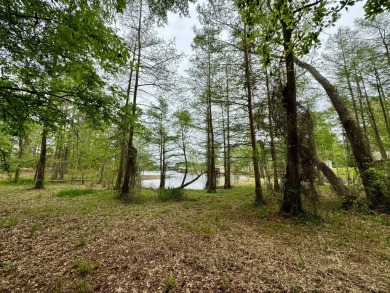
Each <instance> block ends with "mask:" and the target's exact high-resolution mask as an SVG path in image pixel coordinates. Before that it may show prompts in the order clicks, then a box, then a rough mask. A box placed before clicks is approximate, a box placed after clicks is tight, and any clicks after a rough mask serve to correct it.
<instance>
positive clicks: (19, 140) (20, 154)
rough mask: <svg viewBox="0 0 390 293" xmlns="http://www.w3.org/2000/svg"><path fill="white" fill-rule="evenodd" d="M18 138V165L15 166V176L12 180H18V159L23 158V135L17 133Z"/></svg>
mask: <svg viewBox="0 0 390 293" xmlns="http://www.w3.org/2000/svg"><path fill="white" fill-rule="evenodd" d="M18 138H19V139H18V144H19V151H18V165H17V166H16V170H15V177H14V181H15V182H18V181H19V177H20V161H21V160H22V158H23V152H24V143H23V137H22V134H21V133H19V137H18Z"/></svg>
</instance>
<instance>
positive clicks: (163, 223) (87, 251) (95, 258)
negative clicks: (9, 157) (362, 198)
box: [0, 185, 390, 292]
mask: <svg viewBox="0 0 390 293" xmlns="http://www.w3.org/2000/svg"><path fill="white" fill-rule="evenodd" d="M71 188H75V186H60V185H58V186H55V185H52V186H49V187H47V189H46V190H44V191H36V190H30V189H28V187H26V186H22V187H18V186H2V187H0V228H1V229H0V291H1V292H88V291H99V292H162V291H165V292H168V291H169V292H390V278H389V277H390V248H389V245H390V218H389V217H388V216H385V215H377V214H374V215H366V214H358V213H354V212H349V213H344V212H341V211H339V210H338V209H337V208H336V207H335V204H337V202H334V201H332V199H327V201H326V202H324V203H323V204H322V205H321V217H320V218H319V217H308V218H306V219H304V220H299V221H298V220H295V219H286V218H284V217H282V216H281V215H279V214H278V212H277V202H278V200H277V199H270V198H268V201H269V202H270V205H269V207H267V208H253V207H252V206H251V202H252V200H253V192H252V190H251V188H249V187H246V188H237V189H233V190H229V191H224V190H218V193H217V194H213V195H208V194H205V193H204V192H200V191H187V192H186V195H187V199H186V200H184V201H181V202H164V203H162V202H159V201H158V200H157V194H156V193H154V192H153V191H146V190H145V191H143V195H142V196H138V197H137V198H136V199H135V201H134V203H133V204H130V205H126V204H123V203H121V202H119V201H117V200H116V199H115V197H114V195H113V194H112V193H110V192H108V191H105V190H100V191H97V192H95V193H93V194H89V195H83V196H79V197H72V198H66V197H65V198H59V197H56V196H55V194H56V193H57V192H58V191H59V190H64V189H71ZM76 188H82V187H76Z"/></svg>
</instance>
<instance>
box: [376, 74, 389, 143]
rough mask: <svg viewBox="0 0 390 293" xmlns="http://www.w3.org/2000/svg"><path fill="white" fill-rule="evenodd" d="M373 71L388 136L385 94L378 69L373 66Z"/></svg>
mask: <svg viewBox="0 0 390 293" xmlns="http://www.w3.org/2000/svg"><path fill="white" fill-rule="evenodd" d="M374 72H375V79H376V88H377V90H378V97H379V103H380V105H381V109H382V113H383V118H384V120H385V125H386V129H387V133H388V135H389V136H390V122H389V117H388V114H387V112H388V111H387V109H386V105H385V101H384V98H385V94H384V93H383V87H382V82H381V80H380V78H379V73H378V70H377V69H376V67H374Z"/></svg>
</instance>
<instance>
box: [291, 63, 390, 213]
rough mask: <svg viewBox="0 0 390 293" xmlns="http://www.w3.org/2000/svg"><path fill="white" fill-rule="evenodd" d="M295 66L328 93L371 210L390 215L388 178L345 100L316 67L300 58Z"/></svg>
mask: <svg viewBox="0 0 390 293" xmlns="http://www.w3.org/2000/svg"><path fill="white" fill-rule="evenodd" d="M295 63H296V64H297V65H298V66H300V67H302V68H303V69H306V70H307V71H308V72H310V74H311V75H312V76H313V77H314V78H315V79H316V80H317V81H318V82H319V83H320V84H321V86H322V87H323V88H324V90H325V91H326V93H327V94H328V96H329V98H330V100H331V102H332V105H333V107H334V108H335V110H336V112H337V114H338V116H339V119H340V121H341V124H342V126H343V128H344V130H345V133H346V136H347V139H348V141H349V143H350V145H351V149H352V153H353V156H354V158H355V161H356V165H357V167H358V169H359V171H360V177H361V179H362V183H363V186H364V190H365V192H366V196H367V202H368V204H369V207H370V208H372V209H375V210H379V211H387V212H390V195H389V194H388V193H389V191H388V190H386V184H385V181H386V179H387V178H386V175H385V174H383V172H380V170H378V169H377V168H375V165H374V159H373V157H372V154H371V150H370V145H369V143H368V141H367V140H366V138H365V136H364V133H363V131H362V129H361V127H360V126H359V125H357V123H356V122H355V120H354V119H353V117H352V115H351V113H350V111H349V109H348V107H347V104H346V102H345V100H344V99H343V98H342V97H341V96H340V94H339V93H338V92H337V90H336V88H335V87H334V86H333V85H332V84H331V83H330V82H329V81H328V80H327V79H326V78H325V77H324V76H323V75H321V73H319V71H318V70H317V69H316V68H314V67H313V66H311V65H310V64H307V63H305V62H302V61H301V60H299V59H297V58H295ZM387 176H388V175H387Z"/></svg>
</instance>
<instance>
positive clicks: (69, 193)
mask: <svg viewBox="0 0 390 293" xmlns="http://www.w3.org/2000/svg"><path fill="white" fill-rule="evenodd" d="M95 192H96V190H95V189H91V188H90V189H68V190H62V191H60V192H58V193H57V196H58V197H77V196H82V195H88V194H92V193H95Z"/></svg>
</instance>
